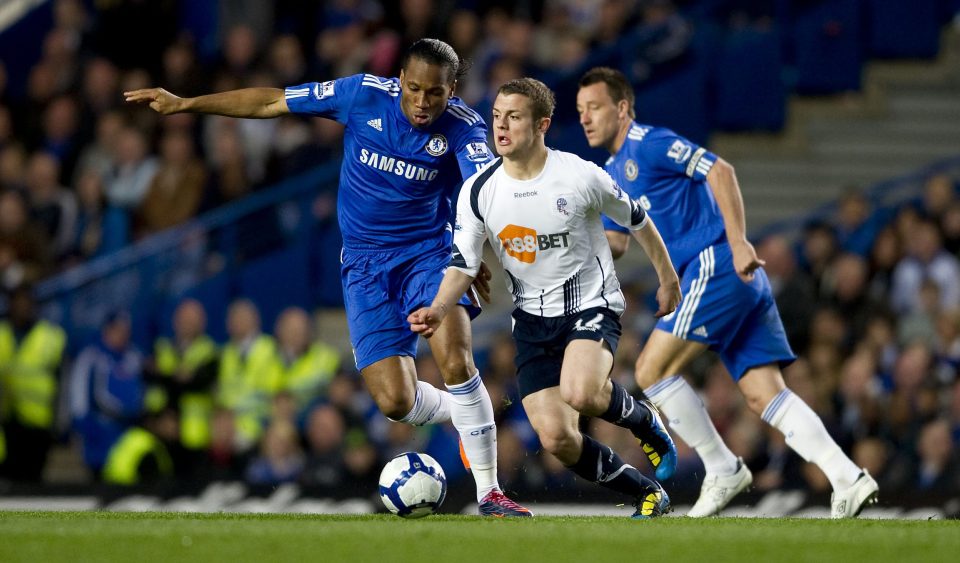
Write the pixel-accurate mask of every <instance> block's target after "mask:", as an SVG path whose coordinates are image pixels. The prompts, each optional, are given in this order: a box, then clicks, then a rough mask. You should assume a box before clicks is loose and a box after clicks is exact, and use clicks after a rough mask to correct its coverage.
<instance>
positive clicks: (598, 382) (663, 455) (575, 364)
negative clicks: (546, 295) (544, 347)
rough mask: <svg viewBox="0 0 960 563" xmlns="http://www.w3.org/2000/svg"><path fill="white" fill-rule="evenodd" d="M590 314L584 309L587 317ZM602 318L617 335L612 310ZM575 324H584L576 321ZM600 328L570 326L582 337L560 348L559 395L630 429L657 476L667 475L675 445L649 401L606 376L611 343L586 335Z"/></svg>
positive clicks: (610, 361) (582, 410)
mask: <svg viewBox="0 0 960 563" xmlns="http://www.w3.org/2000/svg"><path fill="white" fill-rule="evenodd" d="M591 315H592V313H589V312H588V313H587V316H588V317H589V316H591ZM605 322H607V323H609V324H610V325H613V326H611V328H615V329H616V335H617V336H619V322H617V319H616V317H615V316H614V315H613V314H612V313H610V315H609V318H607V319H605ZM600 324H601V323H598V325H600ZM579 326H581V327H582V326H585V325H583V323H580V325H579ZM601 330H602V327H601V328H598V331H597V333H588V332H587V331H577V330H576V329H574V333H573V334H574V336H578V335H582V336H585V338H576V339H573V340H570V342H569V343H568V344H567V347H566V349H565V350H564V354H563V367H562V369H561V372H560V397H561V399H562V400H563V401H564V402H566V403H567V404H568V405H570V406H571V407H573V408H574V410H576V411H578V412H580V413H581V414H584V415H587V416H595V417H599V418H602V419H603V420H606V421H607V422H610V423H613V424H616V425H617V426H622V427H623V428H626V429H628V430H630V431H631V432H632V433H633V435H634V436H636V437H637V439H638V440H639V441H640V443H641V445H642V447H643V451H644V453H645V454H646V455H647V457H648V458H649V459H650V462H651V464H653V466H654V468H655V469H656V474H657V479H660V480H663V479H669V478H670V477H671V476H673V472H674V470H676V467H677V449H676V447H675V446H674V444H673V440H672V439H671V438H670V435H669V434H668V433H667V429H666V428H665V427H664V426H663V422H662V421H661V420H660V416H659V415H658V414H657V412H656V409H655V408H654V407H653V406H652V405H650V404H649V403H648V402H647V401H642V400H641V401H638V400H636V399H634V398H633V397H632V396H631V395H630V393H628V392H627V390H626V389H624V387H623V386H622V385H620V384H619V383H617V382H615V381H613V380H611V379H610V376H609V374H610V370H611V369H612V367H613V353H612V351H611V346H610V344H608V342H607V341H606V340H593V339H592V338H591V337H590V336H589V335H590V334H596V337H597V338H602V337H603V334H601V333H600V331H601ZM610 336H613V335H608V337H610ZM614 345H615V344H614Z"/></svg>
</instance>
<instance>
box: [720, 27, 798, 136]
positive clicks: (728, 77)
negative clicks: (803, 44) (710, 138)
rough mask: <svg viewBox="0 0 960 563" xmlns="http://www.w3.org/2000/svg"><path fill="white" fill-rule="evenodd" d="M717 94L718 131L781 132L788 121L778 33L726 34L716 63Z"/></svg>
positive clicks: (748, 31) (754, 31) (750, 32)
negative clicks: (786, 120) (785, 121)
mask: <svg viewBox="0 0 960 563" xmlns="http://www.w3.org/2000/svg"><path fill="white" fill-rule="evenodd" d="M748 84H749V87H745V85H748ZM714 91H715V94H716V99H717V102H716V103H717V107H716V114H715V123H716V126H717V127H718V128H720V129H726V130H734V131H737V130H766V131H777V130H779V129H781V128H782V127H783V123H784V120H785V118H786V109H785V107H786V89H785V87H784V84H783V61H782V56H781V53H780V37H779V34H778V33H777V32H775V31H762V30H757V29H743V30H738V31H735V32H732V33H730V34H729V35H727V37H726V38H725V39H724V42H723V48H722V50H721V51H720V56H719V58H718V60H717V68H716V87H715V89H714Z"/></svg>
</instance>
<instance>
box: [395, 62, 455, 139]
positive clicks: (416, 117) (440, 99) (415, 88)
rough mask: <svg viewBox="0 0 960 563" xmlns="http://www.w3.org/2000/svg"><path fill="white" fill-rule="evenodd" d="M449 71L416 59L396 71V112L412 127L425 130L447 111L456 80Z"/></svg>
mask: <svg viewBox="0 0 960 563" xmlns="http://www.w3.org/2000/svg"><path fill="white" fill-rule="evenodd" d="M449 75H450V70H449V69H447V68H446V67H443V66H441V65H435V64H430V63H428V62H426V61H424V60H423V59H418V58H416V57H414V58H411V59H410V60H409V61H407V66H406V67H405V68H403V69H402V70H401V71H400V88H401V92H400V109H402V110H403V114H404V115H405V116H407V120H409V121H410V123H411V124H412V125H413V126H414V127H427V126H429V125H430V124H431V123H433V122H434V121H436V120H437V118H439V117H440V116H441V115H442V114H443V112H444V110H446V109H447V100H449V99H450V96H452V95H453V91H454V88H455V87H456V81H455V80H453V79H452V78H451V77H450V76H449Z"/></svg>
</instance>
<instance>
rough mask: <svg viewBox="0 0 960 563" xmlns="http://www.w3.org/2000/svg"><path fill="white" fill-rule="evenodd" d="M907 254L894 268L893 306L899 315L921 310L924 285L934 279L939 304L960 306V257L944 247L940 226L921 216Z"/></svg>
mask: <svg viewBox="0 0 960 563" xmlns="http://www.w3.org/2000/svg"><path fill="white" fill-rule="evenodd" d="M905 241H906V247H907V254H906V256H904V257H903V258H902V259H901V260H900V262H898V263H897V266H896V268H895V269H894V271H893V282H892V286H891V288H890V305H891V306H892V307H893V310H894V311H895V312H896V313H899V314H905V313H911V312H914V311H918V310H920V309H922V305H923V304H922V301H921V287H922V286H923V283H924V281H926V280H930V281H932V282H934V283H935V284H936V286H937V289H938V291H939V307H940V308H941V309H954V308H957V307H960V259H957V257H956V256H952V255H950V254H949V253H948V252H947V251H946V250H945V249H944V248H943V240H942V238H941V237H940V231H939V229H938V228H937V225H936V224H935V223H933V222H931V221H929V220H926V219H918V220H917V221H916V223H915V225H914V226H913V227H912V228H910V229H909V237H908V238H905Z"/></svg>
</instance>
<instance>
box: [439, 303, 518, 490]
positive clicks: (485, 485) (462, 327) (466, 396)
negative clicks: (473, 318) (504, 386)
mask: <svg viewBox="0 0 960 563" xmlns="http://www.w3.org/2000/svg"><path fill="white" fill-rule="evenodd" d="M427 342H429V343H430V350H431V351H432V352H433V357H434V359H436V361H437V366H438V367H439V368H440V373H441V375H442V376H443V379H444V382H445V383H446V386H447V391H448V395H447V396H448V397H449V398H450V415H451V419H452V421H453V425H454V426H455V427H456V428H457V432H459V433H460V443H461V445H462V447H463V452H464V454H465V455H466V457H467V459H468V460H469V462H470V471H471V472H472V473H473V477H474V479H475V480H476V482H477V500H478V501H480V502H482V501H483V499H484V498H485V497H486V496H487V495H488V494H490V493H491V492H492V491H495V490H499V488H500V487H499V484H498V483H497V426H496V424H495V423H494V418H493V403H492V402H491V401H490V395H489V394H488V393H487V388H486V387H485V386H484V385H483V381H482V380H481V379H480V372H479V371H478V370H477V368H476V366H475V365H474V362H473V347H472V341H471V332H470V317H469V315H468V314H467V312H466V310H464V308H463V307H454V308H453V310H452V311H450V313H449V314H448V315H447V317H446V318H445V319H444V321H443V324H441V325H440V328H439V329H438V330H437V332H436V333H435V334H434V335H433V336H432V337H431V338H430V339H429V340H428V341H427Z"/></svg>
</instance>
